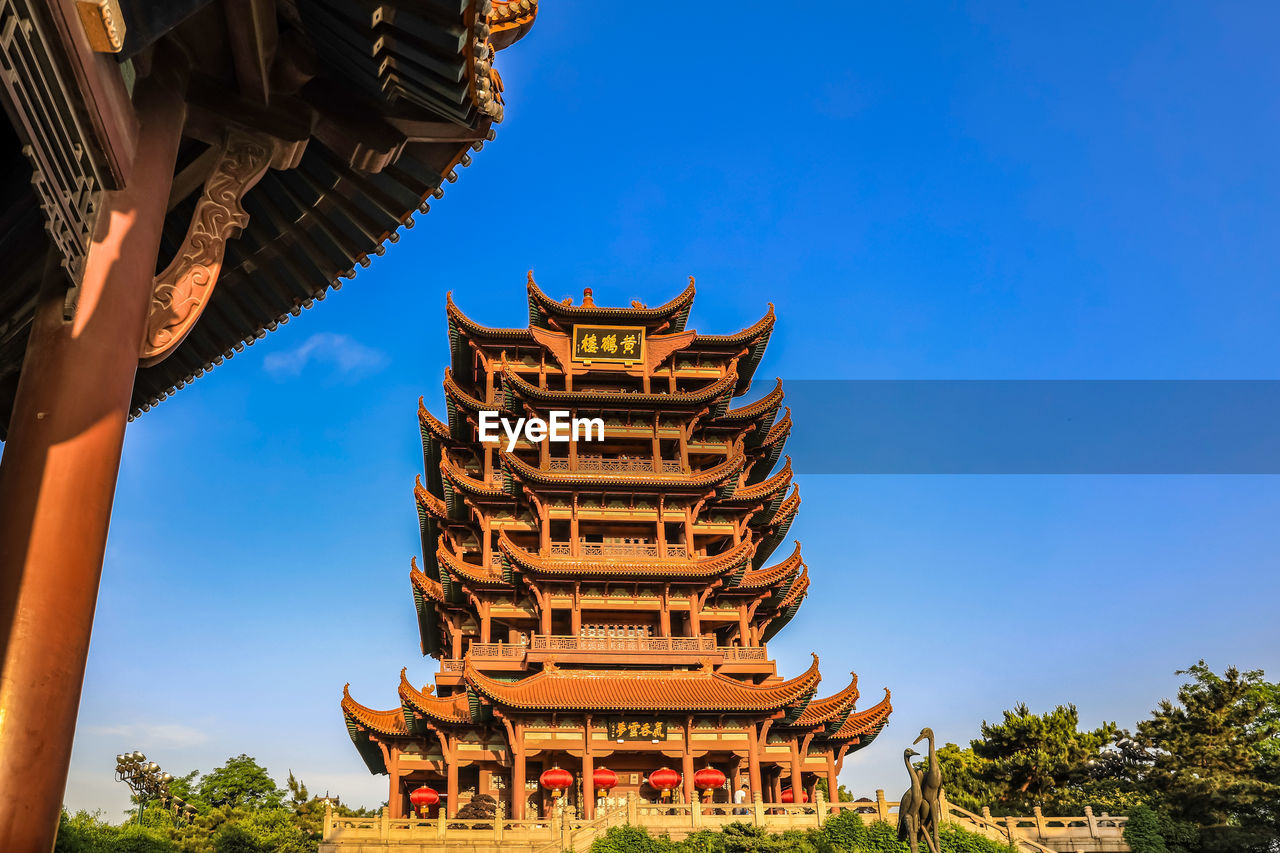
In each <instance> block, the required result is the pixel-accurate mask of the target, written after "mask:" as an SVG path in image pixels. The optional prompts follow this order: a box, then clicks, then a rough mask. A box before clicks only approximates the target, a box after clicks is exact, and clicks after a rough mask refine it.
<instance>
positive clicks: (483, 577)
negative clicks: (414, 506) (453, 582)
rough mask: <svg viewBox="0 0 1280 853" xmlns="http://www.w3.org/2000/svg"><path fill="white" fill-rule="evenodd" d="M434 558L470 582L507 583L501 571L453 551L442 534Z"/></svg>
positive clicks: (482, 583) (494, 584)
mask: <svg viewBox="0 0 1280 853" xmlns="http://www.w3.org/2000/svg"><path fill="white" fill-rule="evenodd" d="M436 559H437V560H439V561H440V562H441V563H443V564H444V565H445V566H446V567H447V568H448V569H449V571H451V572H453V573H454V574H455V575H458V576H459V577H461V578H463V579H464V580H469V581H471V582H472V583H477V584H481V585H484V586H506V585H507V583H506V581H505V580H504V579H503V577H502V572H501V571H496V570H494V569H486V568H485V567H484V566H477V565H475V564H473V563H468V562H466V561H465V560H463V559H462V558H461V557H459V556H458V555H457V554H455V553H453V549H452V548H450V547H449V546H448V545H446V544H445V542H444V537H443V536H441V537H440V539H439V541H438V542H437V544H436Z"/></svg>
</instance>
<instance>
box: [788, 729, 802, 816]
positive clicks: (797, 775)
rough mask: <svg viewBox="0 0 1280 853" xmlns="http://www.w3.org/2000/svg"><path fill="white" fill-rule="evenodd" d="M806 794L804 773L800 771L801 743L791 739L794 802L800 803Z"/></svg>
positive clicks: (792, 793)
mask: <svg viewBox="0 0 1280 853" xmlns="http://www.w3.org/2000/svg"><path fill="white" fill-rule="evenodd" d="M803 793H804V771H802V770H801V769H800V741H799V740H798V739H797V738H792V739H791V797H792V802H794V803H799V802H800V796H801V795H802V794H803Z"/></svg>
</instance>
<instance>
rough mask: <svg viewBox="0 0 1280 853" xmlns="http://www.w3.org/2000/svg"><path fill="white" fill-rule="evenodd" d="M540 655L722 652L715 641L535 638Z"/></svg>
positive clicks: (534, 647) (534, 648)
mask: <svg viewBox="0 0 1280 853" xmlns="http://www.w3.org/2000/svg"><path fill="white" fill-rule="evenodd" d="M529 649H530V650H531V651H537V652H667V653H673V652H674V653H679V652H718V651H720V650H719V649H718V648H717V647H716V640H715V637H575V636H572V635H560V634H534V635H533V640H532V641H531V642H530V643H529Z"/></svg>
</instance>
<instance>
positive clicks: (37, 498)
mask: <svg viewBox="0 0 1280 853" xmlns="http://www.w3.org/2000/svg"><path fill="white" fill-rule="evenodd" d="M134 109H135V111H136V114H137V116H138V119H139V122H140V130H139V138H138V148H137V152H136V155H135V157H134V167H133V173H132V175H131V176H130V183H129V185H128V187H127V188H125V189H122V190H114V191H109V192H105V193H104V194H103V197H102V201H101V206H100V214H99V217H98V221H97V226H96V228H95V230H94V234H93V243H92V245H91V247H90V249H89V253H88V256H87V258H86V261H85V270H84V276H83V279H82V281H81V285H80V292H79V298H78V306H77V308H76V310H75V313H74V316H73V317H72V319H71V320H70V321H64V319H63V294H62V292H61V288H56V287H55V288H46V290H45V292H44V293H43V294H42V296H41V303H40V304H39V305H38V307H37V310H36V316H35V321H34V323H33V325H32V329H31V338H30V341H29V343H28V344H27V353H26V358H25V360H24V362H23V365H22V375H21V378H20V380H19V383H18V393H17V399H16V400H15V402H14V409H13V421H12V424H11V430H10V433H9V441H8V444H7V446H6V447H5V449H4V456H3V464H0V507H4V510H3V512H0V659H2V660H3V671H2V674H0V768H3V769H2V770H0V850H14V851H18V850H32V851H47V850H50V849H52V847H53V839H54V835H55V834H56V832H57V826H58V814H59V812H60V811H61V808H62V795H63V790H64V788H65V786H66V781H67V765H68V763H69V761H70V759H71V741H72V737H73V735H74V733H75V727H76V712H77V710H78V706H79V703H80V689H81V686H82V684H83V682H84V667H85V658H86V656H87V655H88V651H89V636H90V633H91V632H92V630H93V612H94V607H95V605H96V604H97V598H98V582H99V579H100V577H101V575H102V557H103V551H104V549H105V548H106V542H107V529H108V527H109V525H110V521H111V504H112V500H113V499H114V497H115V488H116V476H117V474H118V473H119V469H120V451H121V447H122V445H123V443H124V431H125V424H126V423H127V421H128V416H129V398H130V396H131V394H132V393H133V380H134V374H135V373H136V372H137V368H138V352H139V347H140V346H141V343H142V337H143V330H144V328H145V323H146V319H147V313H148V309H149V305H150V301H151V293H152V282H153V280H154V277H155V271H156V257H157V253H158V250H159V245H160V233H161V228H162V226H163V224H164V216H165V208H166V206H167V203H168V199H169V188H170V184H171V183H172V181H173V170H174V161H175V159H176V157H177V150H178V141H179V139H180V137H181V132H182V124H183V120H184V117H185V106H184V103H183V96H182V93H181V91H180V86H179V85H178V82H177V81H176V80H169V79H164V80H162V79H160V71H159V69H157V71H156V72H155V73H154V74H153V75H152V76H151V77H149V78H147V79H145V80H142V81H140V82H139V84H138V88H137V91H136V95H135V98H134ZM157 498H159V499H161V500H162V499H163V495H160V494H157ZM172 535H173V537H174V539H175V541H176V540H177V539H179V538H180V537H181V531H180V530H178V529H175V530H173V531H172Z"/></svg>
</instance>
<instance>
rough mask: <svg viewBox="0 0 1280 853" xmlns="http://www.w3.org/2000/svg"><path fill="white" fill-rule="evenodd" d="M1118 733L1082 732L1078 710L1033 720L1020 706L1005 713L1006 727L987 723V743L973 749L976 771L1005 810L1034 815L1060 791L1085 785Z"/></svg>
mask: <svg viewBox="0 0 1280 853" xmlns="http://www.w3.org/2000/svg"><path fill="white" fill-rule="evenodd" d="M1118 733H1119V730H1118V729H1117V727H1116V724H1115V723H1103V724H1102V725H1101V726H1100V727H1098V728H1096V729H1093V730H1090V731H1081V730H1080V714H1079V712H1077V711H1076V706H1075V705H1065V706H1064V705H1059V706H1058V707H1057V708H1055V709H1054V710H1052V711H1050V712H1048V713H1047V714H1033V713H1031V710H1030V709H1029V708H1028V707H1027V706H1026V705H1025V704H1019V705H1018V706H1017V707H1016V708H1014V709H1013V710H1012V711H1005V712H1004V720H1003V721H1002V722H1000V723H994V724H992V723H987V722H985V721H984V722H983V724H982V737H981V738H980V739H979V740H975V741H973V743H972V748H973V753H974V755H975V756H976V758H977V759H979V760H980V761H979V762H977V763H975V767H974V769H976V770H977V777H978V778H979V779H980V780H981V781H982V782H983V783H985V784H986V785H987V786H988V787H989V789H990V792H991V793H992V794H993V795H994V796H995V799H996V802H997V803H998V804H999V805H1000V806H1002V807H1004V808H1006V809H1013V810H1019V811H1023V810H1030V809H1031V807H1032V806H1044V805H1046V804H1048V803H1049V802H1051V801H1052V799H1053V797H1054V794H1055V791H1057V790H1060V789H1062V788H1064V787H1068V786H1071V785H1078V784H1080V783H1081V782H1083V781H1085V780H1086V779H1087V778H1088V777H1089V769H1090V767H1091V765H1092V764H1094V763H1095V762H1096V761H1097V760H1098V757H1099V755H1100V753H1101V752H1102V750H1103V748H1104V747H1106V746H1108V745H1109V744H1111V743H1113V742H1114V741H1115V739H1116V736H1117V735H1118Z"/></svg>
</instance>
